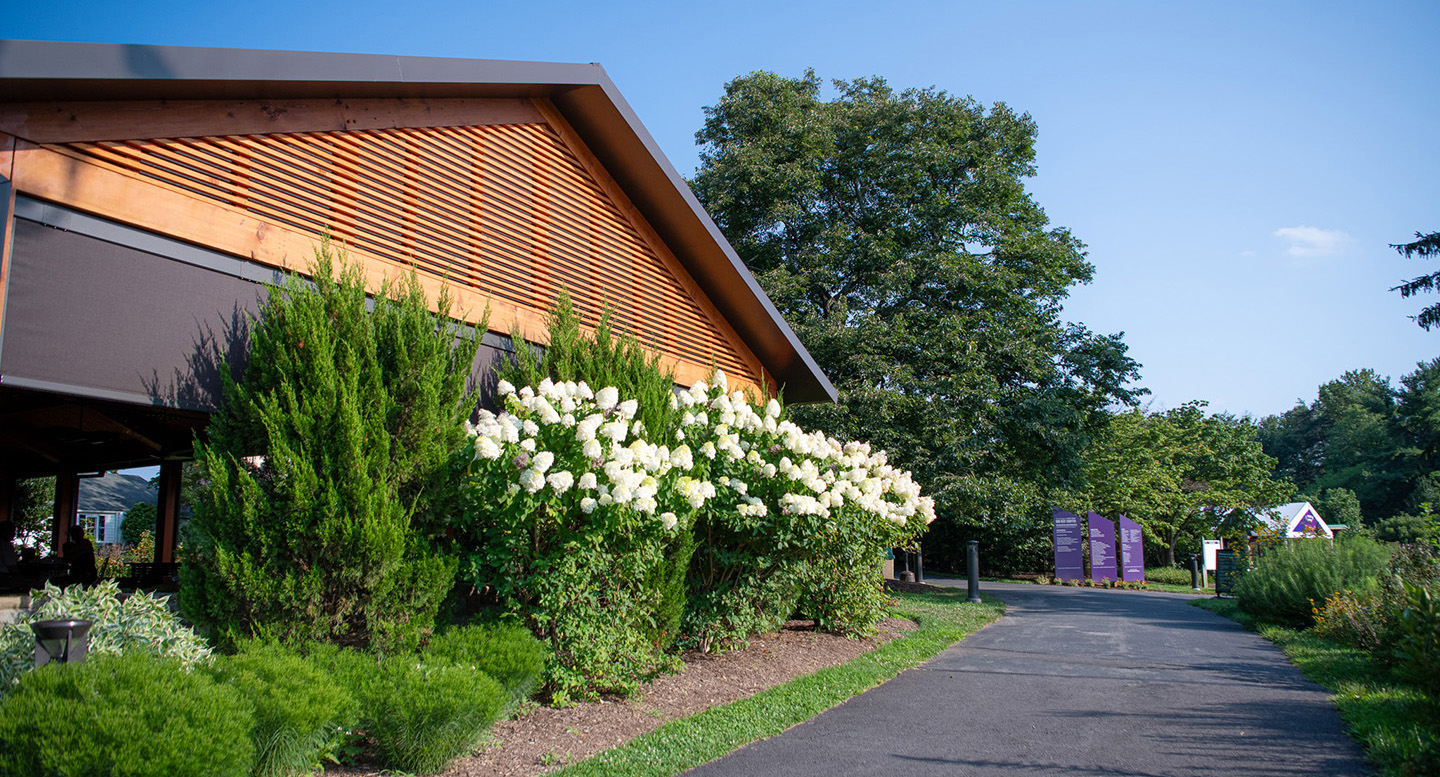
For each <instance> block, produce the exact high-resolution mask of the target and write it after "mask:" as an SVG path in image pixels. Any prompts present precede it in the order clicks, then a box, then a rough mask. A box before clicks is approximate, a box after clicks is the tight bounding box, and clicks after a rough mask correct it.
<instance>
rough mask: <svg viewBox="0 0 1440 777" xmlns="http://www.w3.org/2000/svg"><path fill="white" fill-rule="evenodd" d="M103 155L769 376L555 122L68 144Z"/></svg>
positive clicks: (250, 209)
mask: <svg viewBox="0 0 1440 777" xmlns="http://www.w3.org/2000/svg"><path fill="white" fill-rule="evenodd" d="M51 147H52V148H57V149H64V150H67V151H68V152H69V153H70V154H74V155H79V156H82V157H84V158H85V159H87V161H90V162H92V163H94V164H98V165H101V166H103V167H108V168H111V169H115V170H119V171H122V172H125V173H128V174H130V175H138V176H141V177H143V178H146V179H149V180H153V181H156V182H160V183H162V184H164V185H166V186H169V187H173V188H177V189H180V190H182V191H184V192H186V193H187V194H189V195H190V196H193V197H197V198H201V199H204V200H207V201H210V202H212V203H215V204H218V205H222V206H224V207H228V208H232V209H236V210H240V211H244V212H247V213H249V214H253V215H254V216H255V217H257V218H259V219H261V220H264V221H269V222H274V223H278V224H283V225H286V226H289V227H293V228H295V229H299V230H303V231H306V232H311V233H316V234H319V233H320V232H322V231H324V230H328V231H329V232H330V234H331V236H332V237H333V238H335V239H336V240H341V241H344V242H345V243H347V244H348V245H350V246H352V247H354V248H355V249H357V250H360V251H364V252H367V253H370V254H374V255H377V256H381V257H385V258H388V259H391V260H394V261H397V262H401V263H404V264H411V263H413V264H414V265H415V266H416V267H417V269H418V270H419V271H420V272H422V273H429V274H432V275H434V276H437V277H443V278H446V279H447V280H448V282H450V283H453V284H464V285H468V286H470V287H472V288H475V289H478V290H480V291H481V292H483V293H485V294H490V295H493V296H495V297H496V298H498V299H503V300H506V301H509V302H511V303H514V304H517V305H520V306H523V307H528V308H532V309H536V310H547V309H549V308H550V307H551V305H552V304H553V302H554V300H555V298H556V295H557V294H558V292H559V290H560V288H561V287H562V286H563V287H564V288H566V289H568V290H569V292H570V295H571V297H572V299H573V300H574V303H575V307H576V310H577V312H578V313H579V314H580V315H581V316H582V318H583V320H584V321H585V322H586V323H587V324H589V325H591V326H593V325H594V324H595V323H597V322H598V320H599V316H600V312H601V310H602V308H603V307H604V306H606V305H608V306H610V307H611V308H612V309H613V310H614V320H615V322H616V328H617V329H619V330H621V331H624V332H626V333H629V334H632V335H635V336H636V337H638V338H639V339H640V340H641V341H642V342H645V343H646V344H647V345H649V346H651V347H653V348H655V349H656V350H659V351H661V352H664V353H668V354H671V355H672V356H678V357H680V358H683V359H685V360H686V361H689V362H691V363H693V364H698V365H709V364H711V363H714V364H716V365H718V366H719V367H720V368H722V369H724V370H725V371H726V372H727V373H728V374H730V375H732V376H736V377H739V378H742V379H744V380H747V381H750V382H752V383H758V382H759V376H758V375H756V374H755V371H754V370H753V369H751V368H750V367H749V365H748V364H747V363H746V362H745V360H744V359H742V358H741V356H740V355H739V354H738V353H737V352H736V351H735V349H734V347H733V346H732V345H731V344H730V342H729V341H727V340H726V338H725V336H724V335H723V334H722V333H721V331H720V330H719V329H718V327H717V326H716V324H715V322H713V321H712V320H711V319H710V318H709V317H708V316H707V315H706V314H705V312H704V311H703V310H702V309H701V307H700V306H699V305H698V304H697V303H696V301H695V300H694V299H693V298H692V297H691V296H690V294H689V292H688V291H687V290H686V288H685V286H683V285H681V283H680V282H679V281H678V280H677V279H676V278H675V276H674V275H673V274H672V273H671V272H670V270H669V268H667V267H666V265H665V263H664V262H663V261H662V260H661V259H660V257H658V256H656V254H655V252H654V250H653V249H652V248H651V247H650V245H649V244H647V242H646V241H645V240H644V238H643V237H642V236H641V234H640V233H639V232H638V231H637V229H636V227H635V225H634V224H632V223H631V222H630V221H629V220H628V219H627V218H626V217H625V215H624V214H623V213H622V212H621V211H620V209H619V208H618V207H617V206H616V203H614V202H613V201H612V200H611V198H610V197H609V196H608V195H607V194H606V193H605V191H604V189H603V188H602V187H601V186H600V185H599V184H598V183H597V182H596V181H595V180H594V178H593V176H591V175H590V173H589V171H587V170H586V169H585V166H584V165H583V164H582V163H581V161H580V160H579V159H577V158H576V157H575V154H574V153H573V152H572V151H571V150H570V149H569V148H568V147H567V146H566V145H565V143H564V141H563V140H562V139H561V138H560V136H558V135H557V134H556V133H555V132H554V130H552V129H551V128H550V127H549V126H547V125H545V124H497V125H486V126H456V127H430V128H423V129H383V130H359V131H345V132H305V133H285V134H268V135H227V136H213V137H198V138H173V139H162V140H130V141H103V142H93V143H63V144H55V145H54V146H51Z"/></svg>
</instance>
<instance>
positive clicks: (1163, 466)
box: [1078, 402, 1289, 583]
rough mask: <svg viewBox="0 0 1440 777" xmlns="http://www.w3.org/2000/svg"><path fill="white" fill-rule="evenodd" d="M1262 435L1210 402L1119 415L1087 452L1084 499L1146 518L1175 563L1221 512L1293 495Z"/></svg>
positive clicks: (1149, 533)
mask: <svg viewBox="0 0 1440 777" xmlns="http://www.w3.org/2000/svg"><path fill="white" fill-rule="evenodd" d="M1255 435H1256V430H1255V427H1254V426H1253V425H1252V424H1251V423H1250V421H1249V419H1246V418H1236V417H1234V416H1230V415H1224V414H1220V415H1207V414H1206V413H1205V403H1204V402H1187V403H1185V404H1183V405H1181V406H1180V407H1178V408H1175V409H1173V410H1170V411H1167V412H1164V413H1145V412H1143V411H1141V410H1138V409H1136V410H1131V411H1129V412H1125V413H1119V414H1117V415H1116V416H1115V418H1114V419H1113V421H1112V422H1111V424H1110V427H1109V429H1108V430H1107V431H1106V433H1105V434H1103V435H1101V436H1100V437H1098V438H1097V440H1096V441H1095V442H1094V443H1093V444H1092V445H1091V446H1090V447H1089V448H1088V449H1087V451H1086V456H1085V459H1086V464H1085V475H1084V479H1085V483H1086V486H1085V488H1084V490H1083V491H1082V492H1081V493H1080V494H1079V495H1078V499H1079V500H1080V501H1081V503H1082V504H1085V505H1086V506H1087V507H1088V508H1089V509H1092V510H1094V511H1095V512H1098V513H1101V514H1102V515H1112V516H1113V515H1115V514H1117V513H1123V514H1124V515H1125V516H1126V517H1128V518H1130V519H1131V520H1133V521H1135V522H1136V523H1138V524H1140V526H1141V528H1142V529H1143V530H1144V531H1145V535H1146V540H1147V543H1146V544H1147V545H1148V546H1152V547H1154V546H1158V547H1161V548H1164V550H1165V557H1164V561H1165V563H1166V564H1169V565H1172V566H1173V565H1174V564H1175V563H1176V561H1177V558H1178V557H1179V555H1180V554H1179V553H1178V552H1177V550H1178V549H1179V548H1180V547H1181V545H1182V543H1188V544H1189V546H1190V547H1192V548H1194V549H1195V550H1198V549H1199V539H1200V537H1201V535H1202V534H1207V535H1208V532H1210V531H1211V530H1212V529H1213V528H1214V527H1213V523H1214V521H1215V519H1216V515H1217V514H1219V515H1224V514H1225V513H1226V512H1228V511H1230V510H1233V509H1239V508H1259V507H1269V506H1271V505H1274V504H1277V503H1278V502H1279V501H1280V500H1281V499H1283V498H1284V496H1285V495H1286V492H1287V491H1288V490H1289V486H1288V485H1287V484H1285V483H1283V482H1281V481H1278V480H1275V479H1274V478H1272V477H1271V472H1272V470H1273V469H1274V467H1275V460H1274V459H1272V458H1270V457H1269V456H1266V455H1265V453H1264V451H1263V449H1262V448H1261V445H1260V443H1259V442H1258V441H1257V440H1256V439H1255ZM1192 552H1193V551H1192ZM1185 582H1186V583H1188V582H1189V579H1188V578H1187V579H1186V581H1185Z"/></svg>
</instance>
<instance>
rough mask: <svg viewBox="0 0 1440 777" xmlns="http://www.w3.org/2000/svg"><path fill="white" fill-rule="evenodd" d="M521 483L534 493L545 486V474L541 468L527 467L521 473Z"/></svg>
mask: <svg viewBox="0 0 1440 777" xmlns="http://www.w3.org/2000/svg"><path fill="white" fill-rule="evenodd" d="M520 485H521V486H524V487H525V490H526V491H529V492H530V493H532V494H533V493H535V492H536V491H539V490H540V489H542V488H544V487H545V475H544V473H542V472H540V470H537V469H527V470H525V471H524V472H521V473H520Z"/></svg>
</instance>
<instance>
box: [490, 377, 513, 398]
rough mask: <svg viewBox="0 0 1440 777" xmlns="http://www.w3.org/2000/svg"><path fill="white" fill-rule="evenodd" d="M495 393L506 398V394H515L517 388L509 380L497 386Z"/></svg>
mask: <svg viewBox="0 0 1440 777" xmlns="http://www.w3.org/2000/svg"><path fill="white" fill-rule="evenodd" d="M495 391H496V392H498V393H499V394H500V395H501V396H504V395H506V394H514V393H515V386H514V384H512V383H511V382H510V381H508V380H502V381H500V382H499V383H498V384H496V385H495Z"/></svg>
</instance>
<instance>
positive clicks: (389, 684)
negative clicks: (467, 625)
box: [365, 657, 507, 774]
mask: <svg viewBox="0 0 1440 777" xmlns="http://www.w3.org/2000/svg"><path fill="white" fill-rule="evenodd" d="M506 698H507V694H506V691H505V687H504V686H503V685H501V684H500V683H499V682H498V681H496V680H494V679H491V678H490V677H488V676H487V675H485V674H484V673H483V672H478V671H476V670H473V669H469V668H466V667H461V666H455V665H453V664H441V665H438V666H432V665H425V664H419V665H417V664H416V663H415V662H414V661H413V659H409V658H404V657H393V658H390V659H387V660H385V661H383V662H382V663H381V667H380V674H379V681H378V682H377V683H375V684H374V685H373V686H372V689H371V696H370V698H369V699H367V700H366V702H365V706H366V708H367V712H366V717H367V718H368V724H369V735H370V738H371V741H372V742H373V744H374V747H375V754H376V756H377V757H378V760H379V761H380V762H381V763H382V764H383V765H384V766H386V767H388V768H391V769H400V770H403V771H407V772H415V773H419V774H434V773H436V772H439V771H441V770H442V769H444V768H445V766H446V765H447V764H449V763H450V762H451V761H453V760H455V759H456V758H457V757H459V756H462V755H466V754H467V753H469V752H470V751H471V750H472V749H473V748H474V747H475V745H476V744H478V743H479V741H480V739H481V737H482V735H483V734H484V733H485V730H486V729H487V728H489V727H490V724H492V723H494V722H495V719H496V718H497V717H498V716H499V715H500V711H501V709H502V707H503V706H504V704H505V700H506Z"/></svg>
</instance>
